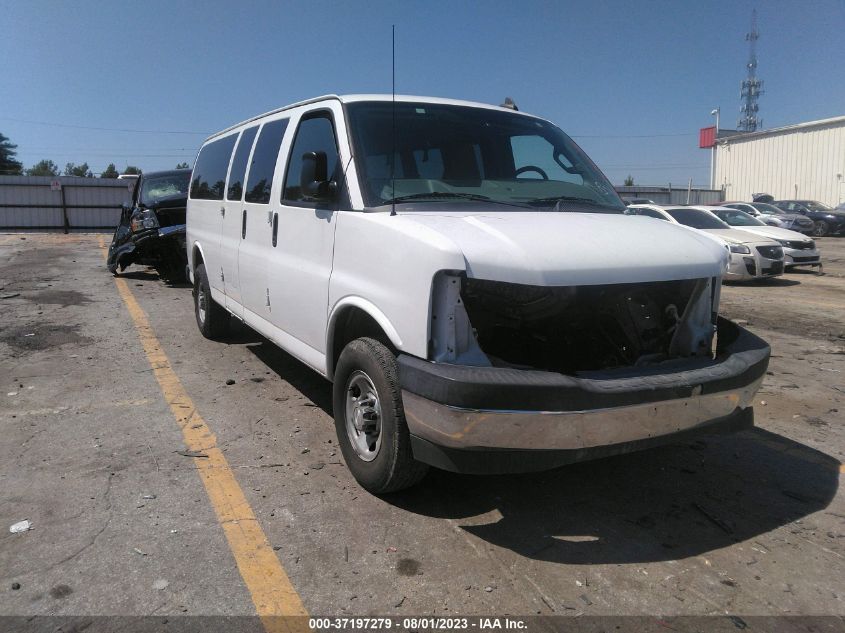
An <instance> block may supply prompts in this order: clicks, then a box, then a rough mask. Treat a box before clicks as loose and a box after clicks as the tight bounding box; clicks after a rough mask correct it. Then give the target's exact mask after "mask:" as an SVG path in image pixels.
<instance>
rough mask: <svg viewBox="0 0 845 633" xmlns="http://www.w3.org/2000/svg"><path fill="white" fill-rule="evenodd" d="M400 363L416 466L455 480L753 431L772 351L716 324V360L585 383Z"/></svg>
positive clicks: (594, 377)
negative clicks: (457, 475) (451, 474)
mask: <svg viewBox="0 0 845 633" xmlns="http://www.w3.org/2000/svg"><path fill="white" fill-rule="evenodd" d="M398 361H399V367H400V377H401V383H402V390H403V391H402V397H403V401H404V406H405V417H406V420H407V423H408V428H409V430H410V432H411V440H412V448H413V451H414V457H415V458H416V459H418V460H420V461H424V462H427V463H429V464H432V465H434V466H437V467H439V468H444V469H446V470H453V471H458V472H473V473H490V472H527V471H535V470H544V469H548V468H554V467H556V466H560V465H563V464H567V463H571V462H576V461H584V460H587V459H594V458H597V457H603V456H607V455H614V454H620V453H626V452H630V451H634V450H640V449H642V448H647V447H650V446H655V445H659V444H663V443H666V442H671V441H676V440H677V439H679V438H681V437H685V436H689V435H693V434H698V433H706V432H714V431H720V430H730V431H733V430H738V429H741V428H748V427H750V426H753V411H752V408H751V404H752V400H753V397H754V394H755V392H756V391H757V389H758V388H759V386H760V383H761V382H762V379H763V376H764V375H765V372H766V368H767V367H768V362H769V346H768V345H767V344H766V343H765V341H763V340H761V339H759V338H758V337H756V336H754V335H753V334H751V333H750V332H748V331H746V330H743V329H742V328H740V327H739V326H737V325H735V324H733V323H731V322H730V321H727V320H724V319H720V320H719V350H718V353H717V357H716V359H715V360H711V359H694V360H689V359H687V360H679V361H671V362H669V363H665V364H664V365H662V366H660V367H651V368H629V369H624V370H617V371H608V372H591V373H589V374H585V375H584V376H583V377H573V376H564V375H561V374H555V373H550V372H543V371H533V370H517V369H509V368H494V367H469V366H461V365H447V364H439V363H431V362H428V361H423V360H420V359H418V358H415V357H411V356H407V355H400V356H399V359H398Z"/></svg>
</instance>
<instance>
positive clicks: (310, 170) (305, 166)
mask: <svg viewBox="0 0 845 633" xmlns="http://www.w3.org/2000/svg"><path fill="white" fill-rule="evenodd" d="M299 187H300V190H301V192H302V196H303V197H305V198H310V199H312V200H322V201H329V200H334V199H335V197H336V196H337V183H336V182H335V181H334V180H329V174H328V160H327V159H326V153H325V152H306V153H305V154H303V155H302V172H301V174H300V176H299Z"/></svg>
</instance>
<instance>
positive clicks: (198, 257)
mask: <svg viewBox="0 0 845 633" xmlns="http://www.w3.org/2000/svg"><path fill="white" fill-rule="evenodd" d="M188 261H189V263H190V273H191V279H190V281H191V282H193V280H194V271H195V270H196V269H197V266H199V265H200V264H204V263H205V253H204V252H203V250H202V245H201V244H200V243H199V242H194V244H193V246H191V258H190V259H189V260H188Z"/></svg>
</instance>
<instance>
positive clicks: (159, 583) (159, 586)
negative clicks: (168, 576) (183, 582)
mask: <svg viewBox="0 0 845 633" xmlns="http://www.w3.org/2000/svg"><path fill="white" fill-rule="evenodd" d="M169 584H170V583H169V582H168V581H166V580H165V579H164V578H161V579H159V580H156V581H155V582H154V583H153V589H156V590H157V591H164V590H165V589H167V585H169Z"/></svg>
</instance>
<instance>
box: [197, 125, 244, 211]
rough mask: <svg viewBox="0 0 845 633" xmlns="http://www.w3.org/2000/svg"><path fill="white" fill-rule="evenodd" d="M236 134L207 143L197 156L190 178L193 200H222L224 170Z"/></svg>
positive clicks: (230, 155) (227, 166)
mask: <svg viewBox="0 0 845 633" xmlns="http://www.w3.org/2000/svg"><path fill="white" fill-rule="evenodd" d="M237 137H238V135H237V134H231V135H229V136H227V137H225V138H221V139H220V140H218V141H214V142H212V143H208V144H207V145H205V146H204V147H203V148H202V149H201V150H200V154H199V156H197V164H196V165H194V172H193V176H192V179H191V198H193V199H195V200H222V199H223V190H224V189H225V188H226V172H227V171H228V169H229V159H230V158H231V157H232V148H233V147H234V146H235V139H237Z"/></svg>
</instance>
